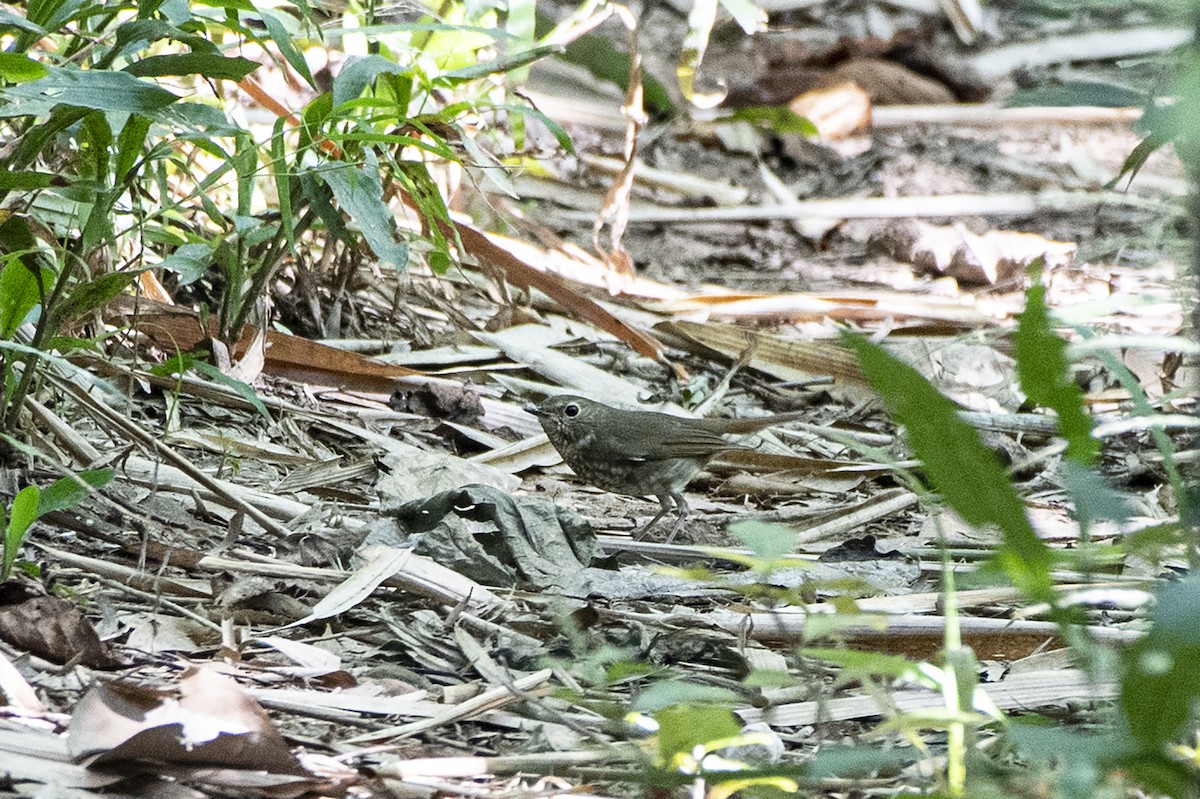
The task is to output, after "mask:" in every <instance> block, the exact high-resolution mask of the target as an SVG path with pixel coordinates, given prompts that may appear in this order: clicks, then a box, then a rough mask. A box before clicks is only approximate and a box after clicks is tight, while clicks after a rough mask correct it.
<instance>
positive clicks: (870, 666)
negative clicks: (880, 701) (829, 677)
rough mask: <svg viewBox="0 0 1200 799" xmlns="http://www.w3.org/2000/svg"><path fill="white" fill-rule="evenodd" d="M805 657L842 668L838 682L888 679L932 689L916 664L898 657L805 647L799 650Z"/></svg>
mask: <svg viewBox="0 0 1200 799" xmlns="http://www.w3.org/2000/svg"><path fill="white" fill-rule="evenodd" d="M800 654H802V655H804V656H805V657H811V658H819V659H820V660H825V661H828V662H830V663H833V664H836V665H838V666H841V667H842V676H841V677H839V679H840V680H842V681H844V679H845V678H849V677H871V676H873V677H888V678H890V679H893V680H907V681H909V682H921V683H924V684H925V685H928V686H929V687H931V688H934V687H936V686H934V685H933V684H932V682H931V681H930V680H928V679H925V678H923V677H922V675H921V672H920V669H918V668H917V664H916V663H913V662H912V661H911V660H909V659H908V658H904V657H901V656H899V655H885V654H882V653H879V652H859V651H856V650H853V649H826V648H821V647H806V648H804V649H801V650H800Z"/></svg>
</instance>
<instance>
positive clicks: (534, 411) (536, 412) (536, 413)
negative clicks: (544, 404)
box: [525, 405, 550, 419]
mask: <svg viewBox="0 0 1200 799" xmlns="http://www.w3.org/2000/svg"><path fill="white" fill-rule="evenodd" d="M525 410H526V411H527V412H529V413H532V414H533V415H534V416H536V417H537V418H539V419H545V418H546V417H547V416H549V415H550V414H548V413H546V412H545V411H543V410H542V409H541V408H539V407H538V406H536V405H526V406H525Z"/></svg>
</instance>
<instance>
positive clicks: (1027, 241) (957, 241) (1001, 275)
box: [870, 219, 1078, 286]
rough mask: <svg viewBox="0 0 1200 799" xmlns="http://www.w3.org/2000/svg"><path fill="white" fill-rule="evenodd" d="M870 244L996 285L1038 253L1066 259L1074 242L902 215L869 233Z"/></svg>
mask: <svg viewBox="0 0 1200 799" xmlns="http://www.w3.org/2000/svg"><path fill="white" fill-rule="evenodd" d="M870 246H871V249H873V250H875V251H878V252H883V253H885V254H887V255H889V256H891V257H893V258H895V259H896V260H898V261H904V262H905V263H911V264H912V265H913V266H916V267H917V268H918V270H919V271H921V272H924V273H926V274H932V275H946V276H949V277H953V278H955V279H956V280H958V281H959V282H960V283H964V284H968V285H976V286H978V285H995V284H996V283H1003V282H1007V281H1009V280H1011V279H1013V278H1015V277H1017V276H1019V275H1020V274H1021V273H1022V272H1023V271H1024V270H1025V269H1026V268H1028V266H1029V264H1031V263H1032V262H1033V261H1034V260H1035V259H1037V258H1043V257H1044V258H1045V259H1046V264H1047V266H1048V267H1055V266H1062V265H1065V264H1068V263H1070V262H1071V260H1072V259H1073V258H1074V257H1075V251H1076V250H1077V249H1078V247H1077V245H1076V244H1075V243H1074V242H1068V241H1053V240H1050V239H1047V238H1044V237H1042V236H1039V235H1037V234H1035V233H1022V232H1019V231H1013V230H991V231H988V232H987V233H985V234H983V235H982V236H980V235H976V234H974V233H972V232H970V231H969V230H966V229H965V228H962V227H961V226H957V225H956V226H950V227H946V226H941V225H931V224H929V223H927V222H921V221H918V220H912V219H910V220H905V221H903V222H897V223H894V224H891V225H888V226H887V227H886V228H885V229H884V230H883V231H882V232H881V233H879V234H878V235H876V236H873V237H872V238H871V242H870Z"/></svg>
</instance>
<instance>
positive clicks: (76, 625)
mask: <svg viewBox="0 0 1200 799" xmlns="http://www.w3.org/2000/svg"><path fill="white" fill-rule="evenodd" d="M0 639H3V640H4V641H5V642H7V643H8V644H11V645H12V646H14V647H16V648H18V649H21V650H24V651H26V652H29V653H31V654H33V655H37V656H38V657H40V658H45V659H46V660H49V661H50V662H51V663H70V662H78V663H82V664H84V665H85V666H91V667H93V668H98V669H103V668H110V667H112V666H115V665H119V661H118V660H117V659H116V658H114V657H113V656H112V654H111V653H110V652H109V650H108V647H107V646H105V645H104V643H103V642H102V641H101V640H100V636H99V635H97V634H96V630H95V628H93V627H92V624H91V622H89V621H88V620H87V619H86V618H85V617H84V615H83V614H82V613H80V612H79V609H78V608H76V607H75V606H74V605H73V604H71V603H70V602H68V601H67V600H65V599H60V598H59V597H55V596H46V595H44V594H41V595H39V594H33V593H32V592H31V591H30V590H29V589H27V588H23V587H18V586H17V584H16V583H8V584H7V585H5V586H4V588H3V590H2V591H0Z"/></svg>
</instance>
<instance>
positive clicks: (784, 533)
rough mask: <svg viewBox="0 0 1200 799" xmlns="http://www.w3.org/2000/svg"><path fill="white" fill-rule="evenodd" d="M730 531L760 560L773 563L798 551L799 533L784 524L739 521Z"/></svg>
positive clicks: (732, 525) (731, 526) (730, 527)
mask: <svg viewBox="0 0 1200 799" xmlns="http://www.w3.org/2000/svg"><path fill="white" fill-rule="evenodd" d="M729 532H730V534H731V535H733V537H734V538H736V539H738V540H739V541H741V542H742V543H743V544H745V545H746V547H747V548H748V549H749V550H750V551H751V552H753V553H754V555H755V557H757V558H758V559H759V560H762V561H766V562H767V563H773V562H775V561H777V560H779V559H780V558H782V557H783V556H784V555H788V554H791V553H792V552H795V551H796V541H797V540H798V533H797V532H796V531H795V530H793V529H791V528H790V527H784V526H783V525H782V524H768V523H767V522H737V523H735V524H731V525H730V526H729Z"/></svg>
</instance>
